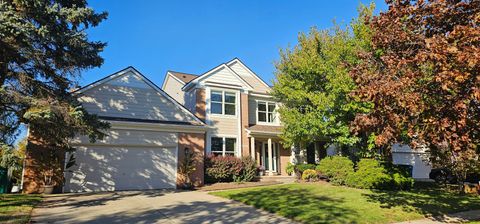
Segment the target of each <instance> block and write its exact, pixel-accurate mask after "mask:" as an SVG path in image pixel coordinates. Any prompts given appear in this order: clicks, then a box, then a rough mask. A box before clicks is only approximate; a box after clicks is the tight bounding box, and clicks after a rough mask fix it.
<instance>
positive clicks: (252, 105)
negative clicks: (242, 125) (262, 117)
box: [248, 95, 280, 125]
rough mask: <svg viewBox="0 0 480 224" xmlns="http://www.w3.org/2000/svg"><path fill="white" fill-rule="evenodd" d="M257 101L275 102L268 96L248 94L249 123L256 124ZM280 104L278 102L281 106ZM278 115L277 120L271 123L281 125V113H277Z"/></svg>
mask: <svg viewBox="0 0 480 224" xmlns="http://www.w3.org/2000/svg"><path fill="white" fill-rule="evenodd" d="M257 101H266V102H273V101H272V98H268V97H256V96H251V95H250V96H248V123H249V124H256V123H257ZM279 106H280V104H277V107H279ZM275 116H276V117H277V120H276V122H274V123H270V124H272V125H280V114H279V113H276V115H275Z"/></svg>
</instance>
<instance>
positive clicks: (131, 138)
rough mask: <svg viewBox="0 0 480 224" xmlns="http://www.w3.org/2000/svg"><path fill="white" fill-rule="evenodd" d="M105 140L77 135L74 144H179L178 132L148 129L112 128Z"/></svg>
mask: <svg viewBox="0 0 480 224" xmlns="http://www.w3.org/2000/svg"><path fill="white" fill-rule="evenodd" d="M106 134H107V136H106V137H105V138H104V139H103V140H97V141H96V142H95V143H90V142H89V140H88V138H87V137H85V136H82V137H76V138H75V139H73V140H72V142H71V143H72V144H74V145H90V144H95V145H98V146H100V145H108V146H114V145H117V146H126V145H130V146H153V147H157V146H161V147H175V146H176V145H177V134H176V133H174V132H159V131H147V130H139V131H137V130H122V129H115V128H111V129H109V130H108V131H107V132H106Z"/></svg>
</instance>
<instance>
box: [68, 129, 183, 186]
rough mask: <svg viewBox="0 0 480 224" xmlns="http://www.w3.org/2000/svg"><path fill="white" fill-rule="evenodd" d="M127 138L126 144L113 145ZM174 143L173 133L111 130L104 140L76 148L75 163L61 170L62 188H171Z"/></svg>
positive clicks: (174, 152) (174, 164) (174, 178)
mask: <svg viewBox="0 0 480 224" xmlns="http://www.w3.org/2000/svg"><path fill="white" fill-rule="evenodd" d="M112 133H115V134H116V135H112ZM128 139H130V145H127V146H118V145H114V144H115V143H118V142H119V141H121V142H124V143H125V141H127V140H128ZM176 142H177V139H176V135H175V134H174V133H163V132H152V133H149V132H139V131H120V130H112V131H111V134H110V136H109V138H107V139H105V140H104V141H101V142H99V143H97V144H95V145H88V146H77V147H76V148H77V150H76V151H75V152H74V154H75V159H76V164H75V165H74V166H72V167H71V168H70V169H68V171H67V172H66V173H65V187H64V191H65V192H84V191H115V190H144V189H162V188H175V185H176V172H177V148H176V146H174V145H173V143H175V144H176ZM146 143H148V144H146Z"/></svg>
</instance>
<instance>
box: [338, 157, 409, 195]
mask: <svg viewBox="0 0 480 224" xmlns="http://www.w3.org/2000/svg"><path fill="white" fill-rule="evenodd" d="M413 183H414V181H413V178H411V177H407V176H405V175H404V174H403V173H400V172H398V170H396V169H388V168H387V167H386V166H385V165H384V164H382V163H380V162H379V161H377V160H375V159H361V160H360V161H359V162H358V164H357V170H356V171H355V172H353V173H351V174H350V175H348V177H347V179H346V182H345V184H346V185H347V186H350V187H355V188H364V189H388V190H391V189H399V190H407V189H410V188H412V187H413Z"/></svg>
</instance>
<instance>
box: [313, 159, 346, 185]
mask: <svg viewBox="0 0 480 224" xmlns="http://www.w3.org/2000/svg"><path fill="white" fill-rule="evenodd" d="M315 169H316V170H317V171H318V172H319V173H321V174H323V175H325V176H327V177H328V178H329V179H330V182H332V183H333V184H335V185H343V184H345V182H346V180H347V178H348V176H349V175H351V174H352V173H353V172H354V170H353V162H352V160H350V159H349V158H347V157H343V156H329V157H326V158H324V159H322V160H321V161H320V163H319V164H318V166H317V167H316V168H315Z"/></svg>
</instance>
